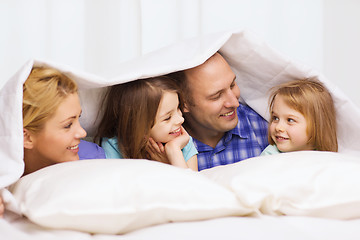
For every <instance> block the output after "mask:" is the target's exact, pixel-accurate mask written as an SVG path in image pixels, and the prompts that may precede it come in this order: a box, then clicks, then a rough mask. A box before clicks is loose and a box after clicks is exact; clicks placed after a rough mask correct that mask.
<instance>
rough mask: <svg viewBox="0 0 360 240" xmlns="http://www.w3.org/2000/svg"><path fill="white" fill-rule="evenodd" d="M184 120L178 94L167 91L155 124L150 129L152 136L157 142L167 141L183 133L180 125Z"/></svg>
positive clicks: (162, 99)
mask: <svg viewBox="0 0 360 240" xmlns="http://www.w3.org/2000/svg"><path fill="white" fill-rule="evenodd" d="M183 122H184V118H183V117H182V113H181V111H180V109H179V98H178V94H177V93H175V92H169V91H165V92H164V94H163V96H162V98H161V101H160V104H159V107H158V110H157V113H156V117H155V124H154V126H153V127H152V128H151V130H150V137H152V138H153V139H154V140H155V141H156V142H162V143H167V142H169V141H171V140H172V139H174V138H176V137H177V136H179V135H180V134H181V131H180V130H181V128H180V127H181V124H182V123H183Z"/></svg>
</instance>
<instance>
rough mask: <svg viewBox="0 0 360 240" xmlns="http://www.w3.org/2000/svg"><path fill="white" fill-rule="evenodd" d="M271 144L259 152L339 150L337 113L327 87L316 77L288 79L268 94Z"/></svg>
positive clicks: (263, 153)
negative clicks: (288, 80)
mask: <svg viewBox="0 0 360 240" xmlns="http://www.w3.org/2000/svg"><path fill="white" fill-rule="evenodd" d="M269 110H270V115H271V118H270V121H269V134H268V139H269V143H270V145H269V146H268V147H267V148H266V149H264V151H263V152H262V154H261V155H271V154H276V153H281V152H291V151H302V150H316V151H331V152H337V151H338V143H337V136H336V113H335V107H334V102H333V99H332V97H331V94H330V93H329V91H328V90H327V89H326V88H325V86H324V85H323V84H322V83H320V82H319V81H317V80H316V79H304V80H295V81H290V82H287V83H284V84H281V85H279V86H277V87H275V88H274V90H273V92H272V94H271V95H270V104H269Z"/></svg>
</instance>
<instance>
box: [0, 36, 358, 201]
mask: <svg viewBox="0 0 360 240" xmlns="http://www.w3.org/2000/svg"><path fill="white" fill-rule="evenodd" d="M216 51H219V52H220V53H221V54H222V55H223V56H224V58H225V59H226V60H227V61H228V62H229V64H230V66H231V67H232V69H233V70H234V72H235V74H236V75H237V83H238V84H239V87H240V90H241V97H242V101H245V102H246V103H247V104H248V105H250V106H251V107H252V108H253V109H255V110H256V111H257V112H258V113H259V114H261V115H262V116H264V117H265V118H268V113H267V101H268V90H269V89H270V88H271V87H273V86H274V85H277V84H279V83H282V82H285V81H289V80H291V79H295V78H304V77H311V76H314V75H316V76H319V79H320V80H321V81H322V82H323V83H324V84H325V85H326V86H327V87H328V89H329V90H330V92H331V93H332V95H333V98H334V101H335V106H336V110H337V121H338V141H339V152H341V153H346V154H350V155H353V156H358V153H359V152H360V140H359V139H358V135H360V124H358V123H357V120H358V119H360V110H359V108H357V107H356V106H355V105H354V104H353V103H352V102H351V101H350V100H349V99H348V98H347V97H346V96H345V95H344V94H343V93H342V92H341V90H340V89H338V88H337V87H336V86H334V85H333V84H332V83H331V82H330V81H329V80H327V79H326V78H325V77H324V76H322V75H321V74H320V73H317V72H315V71H313V70H312V69H311V67H308V66H304V65H302V64H299V63H296V62H294V61H291V60H290V59H288V58H286V57H285V56H283V55H281V54H279V53H278V52H277V51H276V50H274V49H272V48H271V47H269V46H268V45H266V44H265V43H264V42H262V41H261V40H259V39H257V38H256V36H253V35H252V34H251V33H249V32H242V31H240V32H236V33H232V32H223V33H219V34H212V35H206V36H203V37H198V38H194V39H190V40H187V41H184V42H181V43H178V44H176V45H173V46H169V47H166V48H163V49H160V50H158V51H155V52H153V53H150V54H147V55H144V56H142V57H140V58H137V59H134V60H132V61H129V62H127V63H123V64H119V72H118V74H117V75H116V76H115V77H114V78H112V79H108V78H103V77H100V76H94V75H91V74H88V73H84V72H81V71H78V70H76V69H73V68H71V67H69V66H66V65H62V64H58V63H51V62H47V61H40V60H30V61H29V62H27V63H26V64H25V65H24V66H23V67H22V68H21V69H20V70H19V71H18V72H17V73H16V74H15V75H14V76H13V77H12V78H11V79H9V80H8V81H7V82H6V83H5V84H3V87H2V89H0V112H1V113H2V114H1V116H0V134H1V137H0V144H1V150H0V157H1V167H0V188H4V187H7V186H9V185H10V184H12V183H14V182H15V181H17V180H18V179H19V178H20V176H21V175H22V173H23V169H24V164H23V135H22V112H21V109H22V107H21V106H22V84H23V82H24V81H25V80H26V78H27V76H28V74H29V73H30V70H31V68H32V67H33V66H43V65H46V66H51V67H54V68H56V69H59V70H60V71H62V72H63V73H65V74H66V75H68V76H69V77H71V78H72V79H74V80H76V81H77V83H78V84H79V89H80V97H81V101H82V108H83V115H82V125H83V127H84V128H85V129H86V130H87V132H88V135H90V136H91V135H92V134H93V133H94V130H95V128H96V116H97V113H98V111H99V108H98V105H99V100H100V99H101V96H102V94H101V93H102V92H103V91H104V87H106V86H110V85H114V84H117V83H123V82H127V81H132V80H136V79H139V78H146V77H151V76H157V75H162V74H166V73H170V72H174V71H178V70H182V69H187V68H191V67H194V66H197V65H199V64H201V63H203V62H204V61H205V60H206V59H208V58H209V57H210V56H211V55H212V54H214V53H215V52H216ZM3 196H4V198H5V200H6V201H11V195H9V194H8V195H3Z"/></svg>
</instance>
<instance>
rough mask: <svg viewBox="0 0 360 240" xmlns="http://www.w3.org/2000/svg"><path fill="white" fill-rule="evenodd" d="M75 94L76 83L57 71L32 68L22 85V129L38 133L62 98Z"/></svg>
mask: <svg viewBox="0 0 360 240" xmlns="http://www.w3.org/2000/svg"><path fill="white" fill-rule="evenodd" d="M76 92H77V85H76V83H75V82H74V81H73V80H71V79H70V78H68V77H67V76H65V75H64V74H62V73H61V72H59V71H58V70H56V69H53V68H46V67H34V68H33V69H32V70H31V73H30V75H29V77H28V78H27V80H26V81H25V83H24V84H23V127H24V128H25V129H27V130H29V131H30V132H33V133H37V132H39V131H40V130H41V129H42V128H43V127H44V124H45V122H46V121H47V120H48V119H49V118H51V117H52V116H53V114H54V113H55V111H56V109H57V108H58V107H59V105H60V104H61V102H62V101H63V100H64V98H66V97H67V96H68V95H69V94H73V93H76Z"/></svg>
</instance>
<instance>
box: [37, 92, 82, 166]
mask: <svg viewBox="0 0 360 240" xmlns="http://www.w3.org/2000/svg"><path fill="white" fill-rule="evenodd" d="M80 114H81V106H80V100H79V96H78V94H77V93H74V94H70V95H68V96H67V97H66V98H65V99H64V101H63V102H62V103H61V104H60V105H59V107H58V109H57V110H56V112H55V114H54V115H53V116H52V117H51V118H50V119H49V120H48V121H47V122H46V123H45V126H44V128H43V129H42V130H41V131H40V132H39V133H36V134H32V140H33V145H32V146H33V147H32V149H31V151H33V154H35V155H34V156H37V159H38V161H41V164H40V165H45V166H49V165H52V164H55V163H60V162H68V161H74V160H79V155H78V151H79V143H80V139H81V138H83V137H85V136H86V132H85V130H84V129H83V128H82V127H81V126H80V122H79V118H80Z"/></svg>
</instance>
